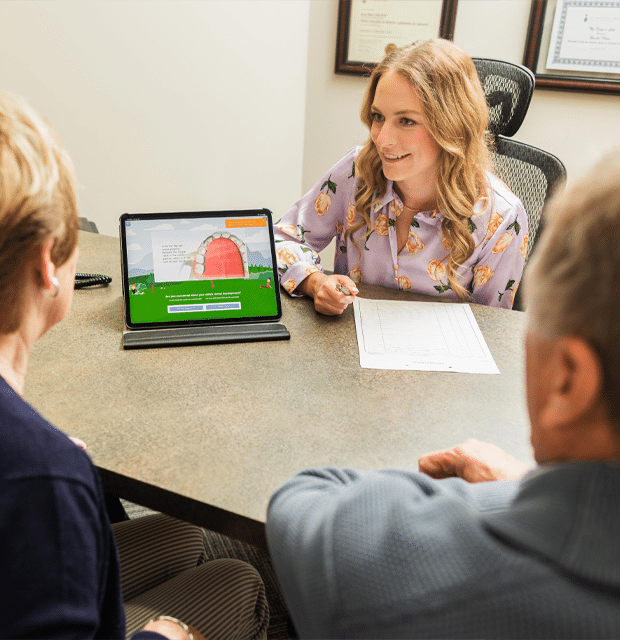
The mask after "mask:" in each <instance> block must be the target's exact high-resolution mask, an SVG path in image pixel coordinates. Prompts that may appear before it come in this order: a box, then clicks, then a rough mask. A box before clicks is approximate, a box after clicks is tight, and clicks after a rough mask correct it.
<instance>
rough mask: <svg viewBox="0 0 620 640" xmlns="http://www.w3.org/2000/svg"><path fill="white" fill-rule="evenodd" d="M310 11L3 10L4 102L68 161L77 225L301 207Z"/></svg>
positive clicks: (82, 3) (24, 5)
mask: <svg viewBox="0 0 620 640" xmlns="http://www.w3.org/2000/svg"><path fill="white" fill-rule="evenodd" d="M308 10H309V3H308V1H307V0H304V1H302V0H295V1H294V2H281V1H278V0H208V1H203V0H198V1H196V0H174V1H172V0H163V1H162V0H146V1H145V0H120V1H119V0H113V1H109V0H104V1H102V0H54V1H51V0H50V1H46V0H30V1H28V2H25V1H23V0H17V1H16V0H3V1H2V2H0V60H1V61H2V63H1V64H0V90H3V91H10V92H13V93H19V94H22V95H24V96H26V97H27V98H28V99H29V100H30V101H31V102H32V103H33V104H34V105H35V106H36V107H37V108H38V109H39V110H40V111H41V112H42V113H43V114H44V115H45V116H46V117H47V118H48V119H49V120H50V121H51V122H52V123H53V124H54V126H55V127H56V128H57V130H58V131H59V133H60V135H61V138H62V141H63V143H64V144H65V146H66V147H67V148H68V150H69V152H70V153H71V155H72V156H73V159H74V162H75V164H76V167H77V170H78V178H79V181H80V206H81V211H82V214H83V215H85V216H87V217H88V218H89V219H91V220H94V221H95V222H96V223H97V225H98V227H99V230H100V231H101V232H102V233H107V234H110V235H116V234H117V233H118V217H119V216H120V215H121V214H122V213H123V212H126V211H130V212H136V211H142V212H144V211H192V210H200V209H203V210H205V209H224V208H227V207H234V208H256V207H268V208H272V209H273V210H281V209H282V208H284V207H285V206H286V205H287V203H289V202H292V201H293V200H294V199H295V198H297V197H298V195H299V191H300V184H301V170H302V150H303V127H304V117H305V90H306V81H305V73H306V63H307V60H306V59H307V33H308Z"/></svg>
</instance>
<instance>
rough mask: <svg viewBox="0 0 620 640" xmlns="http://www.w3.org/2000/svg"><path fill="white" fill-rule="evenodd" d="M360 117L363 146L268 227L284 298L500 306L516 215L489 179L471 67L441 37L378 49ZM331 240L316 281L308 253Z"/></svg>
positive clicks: (520, 231)
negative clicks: (413, 299) (363, 296)
mask: <svg viewBox="0 0 620 640" xmlns="http://www.w3.org/2000/svg"><path fill="white" fill-rule="evenodd" d="M361 118H362V121H363V122H364V124H365V125H366V126H367V127H368V129H369V131H370V137H369V138H368V141H367V142H366V144H365V145H364V146H363V147H354V148H353V149H351V151H349V153H348V154H347V155H346V156H345V157H344V158H343V159H342V160H340V161H339V162H338V163H337V164H336V165H335V166H334V167H332V169H331V170H330V171H329V172H328V173H326V174H325V176H324V177H323V178H322V179H321V180H320V181H319V182H317V184H316V185H315V186H314V187H313V188H312V189H311V190H310V191H309V192H308V193H307V194H306V195H305V196H304V197H302V198H301V199H300V200H299V201H298V202H297V203H296V204H295V205H294V206H293V207H292V208H291V209H290V210H289V211H288V212H287V213H286V214H285V215H284V216H283V218H282V219H281V220H280V221H279V222H278V223H277V225H276V241H277V242H278V251H277V255H278V271H279V274H280V282H281V283H282V286H283V287H284V289H286V290H287V291H288V293H290V294H291V295H293V296H299V295H301V294H306V295H309V296H311V297H312V298H314V302H315V307H316V309H317V311H319V312H321V313H324V314H339V313H342V312H343V311H344V309H346V307H347V306H348V305H349V304H350V303H351V302H352V301H353V299H354V297H355V294H356V293H357V292H358V290H357V287H356V283H359V282H365V283H368V284H376V285H383V286H387V287H392V288H399V289H402V290H410V291H415V292H417V293H424V294H430V295H434V296H441V297H444V298H452V299H455V300H460V301H472V302H477V303H480V304H486V305H491V306H498V307H506V308H511V307H512V304H513V302H514V295H515V293H516V290H517V287H518V286H519V282H520V280H521V275H522V272H523V266H524V263H525V255H526V250H527V242H528V236H527V216H526V213H525V210H524V208H523V205H522V203H521V202H520V200H519V199H518V198H517V197H516V196H515V195H514V194H512V193H511V192H510V191H509V190H508V189H507V188H506V186H505V185H504V184H502V183H501V182H500V181H499V180H498V179H497V178H496V177H495V176H493V174H492V173H491V171H490V169H491V167H490V159H489V140H488V133H487V129H488V110H487V104H486V100H485V97H484V93H483V91H482V87H481V86H480V82H479V80H478V75H477V73H476V69H475V66H474V64H473V61H472V60H471V58H470V57H469V56H468V55H467V54H465V53H464V52H463V51H462V50H461V49H459V48H458V47H457V46H456V45H455V44H453V43H452V42H450V41H447V40H441V39H436V40H428V41H424V42H418V43H414V44H413V45H410V46H407V47H403V48H401V49H399V48H396V47H394V46H392V47H390V48H388V50H387V53H386V56H385V58H384V59H383V60H382V62H381V63H380V64H379V65H377V67H376V68H375V69H374V71H373V73H372V74H371V76H370V80H369V82H368V86H367V89H366V93H365V96H364V100H363V103H362V108H361ZM334 237H335V238H336V256H335V261H334V272H335V274H334V275H332V276H328V275H326V274H325V273H324V272H323V270H322V267H321V266H320V260H319V256H318V252H319V251H321V250H322V249H324V248H325V247H326V246H327V245H328V244H329V242H330V241H331V240H332V239H333V238H334ZM343 287H344V290H343ZM347 291H348V292H349V295H347Z"/></svg>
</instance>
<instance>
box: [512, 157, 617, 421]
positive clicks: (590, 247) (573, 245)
mask: <svg viewBox="0 0 620 640" xmlns="http://www.w3.org/2000/svg"><path fill="white" fill-rule="evenodd" d="M544 221H545V228H544V230H543V233H542V234H541V237H540V240H539V241H538V243H537V246H536V249H535V250H534V252H533V254H532V258H531V259H530V261H529V263H528V266H527V268H526V270H525V277H524V294H525V301H526V304H527V314H528V329H529V330H530V331H531V332H532V333H534V334H536V335H538V336H539V337H541V338H546V339H555V338H558V337H562V336H579V337H581V338H583V339H585V340H586V341H587V342H588V343H589V344H590V345H591V346H592V347H593V349H594V350H595V351H596V352H597V354H598V356H599V360H600V362H601V366H602V369H603V378H604V380H603V397H604V399H605V401H606V403H607V407H608V410H609V417H610V419H611V420H612V421H613V422H614V423H615V424H618V425H620V149H618V150H617V151H616V152H614V153H612V154H609V155H607V156H606V157H605V158H604V159H603V160H601V161H600V162H599V163H598V164H597V165H596V166H595V167H594V168H593V169H592V170H590V171H589V172H588V173H587V174H586V175H585V176H584V177H583V178H582V179H581V180H579V181H578V182H576V183H575V184H574V186H572V187H571V188H569V189H567V190H566V191H564V192H562V193H558V194H556V195H555V196H554V197H553V198H552V200H551V201H550V202H549V204H548V206H547V208H546V210H545V214H544Z"/></svg>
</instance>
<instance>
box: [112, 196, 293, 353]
mask: <svg viewBox="0 0 620 640" xmlns="http://www.w3.org/2000/svg"><path fill="white" fill-rule="evenodd" d="M120 243H121V263H122V281H123V298H124V304H125V324H126V326H127V328H128V330H129V331H127V332H126V333H124V334H123V346H124V347H125V348H137V347H140V346H168V345H170V344H196V343H201V342H232V341H240V340H261V339H264V340H274V339H286V338H287V337H290V336H289V335H288V331H286V328H285V327H283V325H279V326H278V325H277V324H274V323H278V321H279V320H280V319H281V317H282V307H281V301H280V289H279V281H278V275H277V271H276V254H275V244H274V238H273V226H272V217H271V212H270V211H269V210H267V209H252V210H232V211H199V212H183V213H125V214H123V215H122V216H121V218H120ZM242 325H243V326H242ZM263 327H264V328H263ZM282 330H284V331H282Z"/></svg>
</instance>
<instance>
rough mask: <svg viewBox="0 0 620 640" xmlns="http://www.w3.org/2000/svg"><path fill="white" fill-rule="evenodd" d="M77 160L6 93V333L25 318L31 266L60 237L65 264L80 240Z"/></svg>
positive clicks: (2, 156) (58, 251)
mask: <svg viewBox="0 0 620 640" xmlns="http://www.w3.org/2000/svg"><path fill="white" fill-rule="evenodd" d="M78 227H79V220H78V213H77V188H76V180H75V173H74V169H73V164H72V162H71V160H70V158H69V156H68V155H67V154H66V152H65V151H64V150H63V149H62V148H61V147H60V143H59V141H58V139H57V137H56V135H55V133H54V132H53V130H52V129H51V128H50V127H49V126H48V125H47V124H46V123H45V122H44V121H43V120H42V119H41V117H40V116H39V115H38V114H37V113H36V111H35V110H34V109H33V108H32V107H31V106H30V105H29V104H28V103H27V102H26V101H25V100H24V99H22V98H19V97H16V96H11V95H7V94H1V93H0V299H1V300H2V307H1V309H0V333H2V334H8V333H13V332H15V331H17V329H18V328H19V327H20V325H21V323H22V320H23V310H24V296H25V290H26V287H25V284H26V277H27V269H26V266H27V265H28V263H29V262H30V261H31V260H32V259H33V258H34V256H35V254H36V251H37V250H38V249H40V248H41V246H43V244H44V243H45V242H46V241H47V240H49V239H50V238H53V239H54V241H55V242H54V246H53V249H52V260H53V262H54V264H55V265H57V266H61V265H63V264H64V263H65V262H66V261H67V260H68V259H69V258H70V256H71V255H72V254H73V252H74V251H75V247H76V246H77V239H78Z"/></svg>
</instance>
